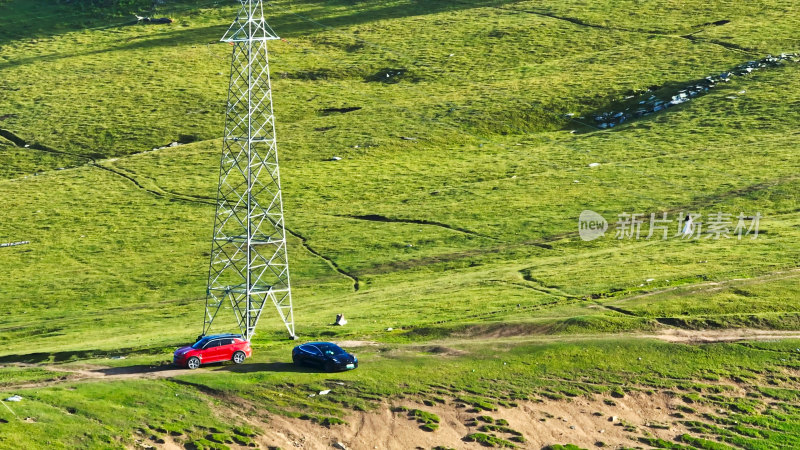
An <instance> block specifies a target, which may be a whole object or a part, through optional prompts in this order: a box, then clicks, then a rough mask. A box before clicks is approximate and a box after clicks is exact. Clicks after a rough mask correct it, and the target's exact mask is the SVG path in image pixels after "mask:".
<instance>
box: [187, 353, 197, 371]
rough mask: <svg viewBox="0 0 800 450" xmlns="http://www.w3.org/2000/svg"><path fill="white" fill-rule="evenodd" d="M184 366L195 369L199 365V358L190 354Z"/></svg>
mask: <svg viewBox="0 0 800 450" xmlns="http://www.w3.org/2000/svg"><path fill="white" fill-rule="evenodd" d="M186 367H188V368H190V369H192V370H194V369H197V368H198V367H200V358H198V357H196V356H192V357H191V358H189V360H188V361H186Z"/></svg>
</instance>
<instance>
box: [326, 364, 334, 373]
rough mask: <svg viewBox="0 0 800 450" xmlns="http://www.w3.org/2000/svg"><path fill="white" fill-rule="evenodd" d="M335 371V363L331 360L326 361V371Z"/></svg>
mask: <svg viewBox="0 0 800 450" xmlns="http://www.w3.org/2000/svg"><path fill="white" fill-rule="evenodd" d="M335 371H336V367H335V366H334V365H333V363H331V362H326V363H325V372H335Z"/></svg>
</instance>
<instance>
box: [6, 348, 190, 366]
mask: <svg viewBox="0 0 800 450" xmlns="http://www.w3.org/2000/svg"><path fill="white" fill-rule="evenodd" d="M178 347H179V345H169V346H166V347H158V348H120V349H116V350H75V351H67V352H52V353H48V352H36V353H25V354H14V355H5V356H0V363H23V364H41V363H58V362H68V361H79V360H83V359H99V358H113V357H115V356H132V355H157V354H161V353H166V352H172V350H174V349H176V348H178Z"/></svg>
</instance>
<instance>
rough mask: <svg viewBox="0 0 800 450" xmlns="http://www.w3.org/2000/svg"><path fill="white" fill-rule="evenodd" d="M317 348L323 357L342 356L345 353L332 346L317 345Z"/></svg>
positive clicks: (336, 346)
mask: <svg viewBox="0 0 800 450" xmlns="http://www.w3.org/2000/svg"><path fill="white" fill-rule="evenodd" d="M317 348H318V349H319V350H320V351H321V352H322V353H323V354H325V355H344V354H345V353H347V352H345V351H344V350H342V349H341V348H340V347H339V346H338V345H334V344H317Z"/></svg>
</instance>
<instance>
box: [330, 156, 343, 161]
mask: <svg viewBox="0 0 800 450" xmlns="http://www.w3.org/2000/svg"><path fill="white" fill-rule="evenodd" d="M341 159H342V157H341V156H334V157H332V158H331V161H340V160H341Z"/></svg>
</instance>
